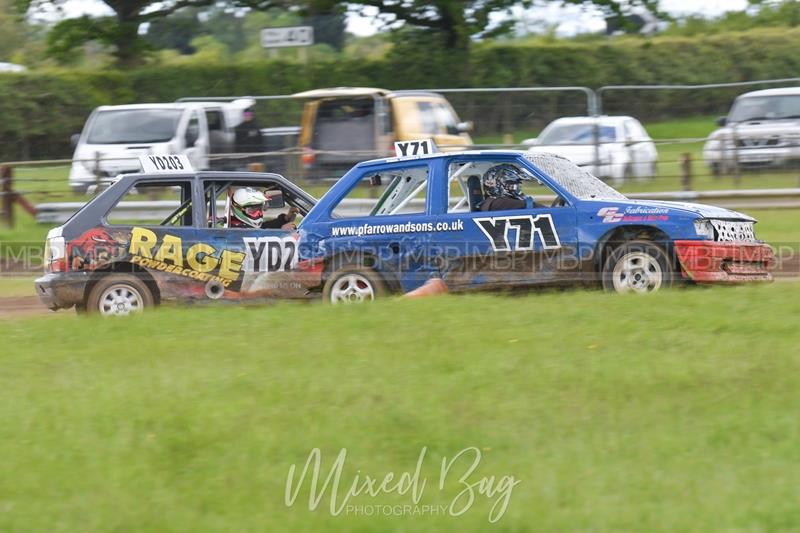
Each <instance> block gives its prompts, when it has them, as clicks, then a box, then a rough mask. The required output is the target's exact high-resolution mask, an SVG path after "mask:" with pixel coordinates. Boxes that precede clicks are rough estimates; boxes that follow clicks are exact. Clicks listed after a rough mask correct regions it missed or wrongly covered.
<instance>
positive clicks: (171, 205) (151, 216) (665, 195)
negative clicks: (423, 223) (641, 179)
mask: <svg viewBox="0 0 800 533" xmlns="http://www.w3.org/2000/svg"><path fill="white" fill-rule="evenodd" d="M629 197H630V198H631V199H634V200H666V201H679V202H709V203H713V204H714V205H718V206H720V207H727V208H731V209H800V188H796V189H769V190H758V189H750V190H727V191H688V192H685V191H666V192H642V193H636V194H631V195H629ZM536 200H537V201H538V202H541V203H542V204H544V205H549V204H550V203H552V202H553V200H555V196H539V197H537V198H536ZM415 204H420V205H421V201H420V200H412V201H411V202H409V205H411V206H413V205H415ZM83 205H84V203H83V202H54V203H42V204H37V205H36V221H37V222H38V223H40V224H63V223H64V222H66V221H67V219H69V217H71V216H72V215H73V214H74V213H75V212H76V211H78V209H80V208H81V207H83ZM179 206H180V202H176V201H164V200H162V201H158V200H154V201H134V202H120V203H119V204H117V206H116V207H115V208H114V214H115V216H117V217H118V218H119V219H122V220H147V221H161V220H163V219H165V218H166V217H168V216H169V215H170V214H172V213H174V212H175V210H176V209H177V208H178V207H179ZM374 206H375V200H374V199H360V198H353V199H344V200H342V202H341V204H339V206H338V207H337V208H336V210H337V213H339V214H340V215H342V216H345V217H351V216H361V215H366V214H368V212H369V210H370V209H372V208H373V207H374ZM223 207H224V204H219V208H220V209H222V208H223Z"/></svg>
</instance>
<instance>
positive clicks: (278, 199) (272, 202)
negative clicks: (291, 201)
mask: <svg viewBox="0 0 800 533" xmlns="http://www.w3.org/2000/svg"><path fill="white" fill-rule="evenodd" d="M283 207H286V201H285V200H284V199H283V193H282V192H279V191H274V192H272V194H269V195H268V196H267V208H268V209H282V208H283Z"/></svg>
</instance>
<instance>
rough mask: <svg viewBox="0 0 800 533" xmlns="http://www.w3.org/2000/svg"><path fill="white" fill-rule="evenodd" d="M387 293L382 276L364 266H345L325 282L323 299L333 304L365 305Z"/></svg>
mask: <svg viewBox="0 0 800 533" xmlns="http://www.w3.org/2000/svg"><path fill="white" fill-rule="evenodd" d="M386 293H387V290H386V284H385V283H384V281H383V279H382V278H381V276H380V275H379V274H378V273H377V272H375V271H374V270H372V269H371V268H367V267H365V266H362V265H355V264H349V265H343V266H341V267H339V268H337V269H336V270H335V271H334V272H333V273H331V275H330V276H328V279H327V281H325V286H324V287H323V288H322V299H323V301H324V302H326V303H331V304H340V303H344V304H351V303H363V302H369V301H372V300H375V299H376V298H382V297H383V296H385V295H386Z"/></svg>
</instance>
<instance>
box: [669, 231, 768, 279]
mask: <svg viewBox="0 0 800 533" xmlns="http://www.w3.org/2000/svg"><path fill="white" fill-rule="evenodd" d="M675 252H676V254H677V255H678V260H679V261H680V263H681V268H682V270H683V275H684V277H686V278H689V279H691V280H693V281H695V282H697V283H747V282H751V281H772V273H771V271H772V269H773V267H774V266H775V254H774V252H773V251H772V248H771V247H770V246H769V245H767V244H764V243H749V242H716V241H675Z"/></svg>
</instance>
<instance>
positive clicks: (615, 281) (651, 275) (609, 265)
mask: <svg viewBox="0 0 800 533" xmlns="http://www.w3.org/2000/svg"><path fill="white" fill-rule="evenodd" d="M675 279H676V274H675V267H674V266H673V261H672V260H671V259H670V257H669V255H667V252H665V251H664V249H663V248H661V247H660V246H658V245H657V244H655V243H654V242H651V241H629V242H626V243H623V244H621V245H619V246H618V247H617V248H615V249H614V251H612V252H611V254H609V256H608V258H607V259H606V261H605V264H604V265H603V272H602V280H603V288H604V289H605V290H607V291H614V292H618V293H626V292H636V293H646V292H655V291H657V290H659V289H663V288H667V287H671V286H672V285H673V284H674V283H675Z"/></svg>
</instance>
